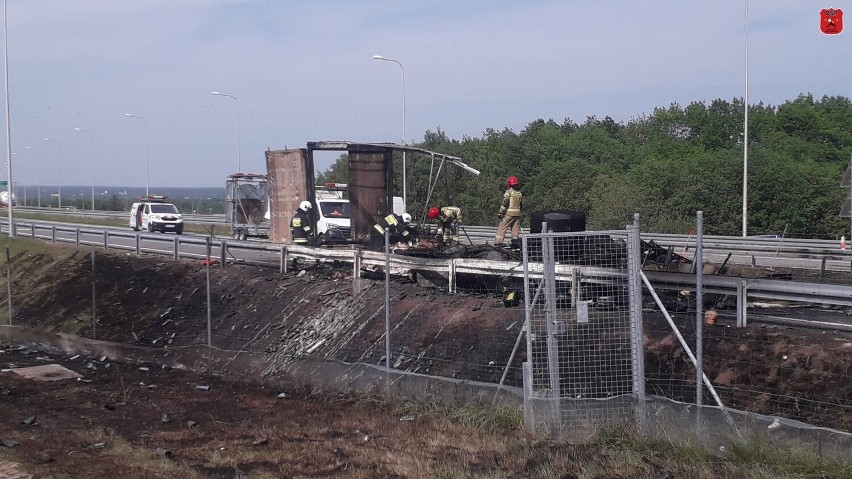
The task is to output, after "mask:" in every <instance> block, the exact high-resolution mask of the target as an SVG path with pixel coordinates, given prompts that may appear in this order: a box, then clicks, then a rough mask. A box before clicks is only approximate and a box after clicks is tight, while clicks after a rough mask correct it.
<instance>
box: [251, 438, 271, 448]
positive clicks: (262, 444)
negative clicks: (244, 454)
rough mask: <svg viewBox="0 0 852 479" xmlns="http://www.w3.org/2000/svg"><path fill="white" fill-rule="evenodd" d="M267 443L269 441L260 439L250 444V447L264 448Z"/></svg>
mask: <svg viewBox="0 0 852 479" xmlns="http://www.w3.org/2000/svg"><path fill="white" fill-rule="evenodd" d="M268 443H269V439H267V438H265V437H262V438H259V439H255V440H254V441H252V442H251V445H252V446H264V445H266V444H268Z"/></svg>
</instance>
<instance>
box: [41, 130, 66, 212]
mask: <svg viewBox="0 0 852 479" xmlns="http://www.w3.org/2000/svg"><path fill="white" fill-rule="evenodd" d="M42 140H43V141H55V142H56V145H57V146H59V163H57V164H56V172H57V173H59V171H60V168H61V167H62V143H60V142H59V140H56V139H53V138H42ZM56 193H57V196H56V198H57V207H58V208H59V209H60V210H61V209H62V174H61V173H59V181H57V182H56Z"/></svg>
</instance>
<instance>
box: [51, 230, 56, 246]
mask: <svg viewBox="0 0 852 479" xmlns="http://www.w3.org/2000/svg"><path fill="white" fill-rule="evenodd" d="M50 242H51V243H56V226H51V227H50Z"/></svg>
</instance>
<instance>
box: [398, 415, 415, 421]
mask: <svg viewBox="0 0 852 479" xmlns="http://www.w3.org/2000/svg"><path fill="white" fill-rule="evenodd" d="M399 420H400V421H413V420H414V415H413V414H409V415H407V416H402V417H401V418H399Z"/></svg>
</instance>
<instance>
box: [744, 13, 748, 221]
mask: <svg viewBox="0 0 852 479" xmlns="http://www.w3.org/2000/svg"><path fill="white" fill-rule="evenodd" d="M746 236H748V0H745V93H744V96H743V237H746Z"/></svg>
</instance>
